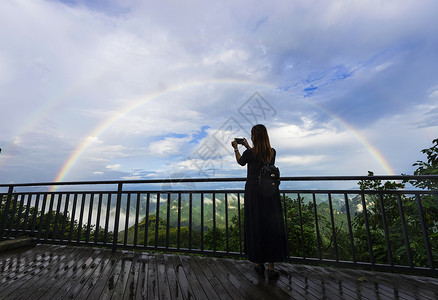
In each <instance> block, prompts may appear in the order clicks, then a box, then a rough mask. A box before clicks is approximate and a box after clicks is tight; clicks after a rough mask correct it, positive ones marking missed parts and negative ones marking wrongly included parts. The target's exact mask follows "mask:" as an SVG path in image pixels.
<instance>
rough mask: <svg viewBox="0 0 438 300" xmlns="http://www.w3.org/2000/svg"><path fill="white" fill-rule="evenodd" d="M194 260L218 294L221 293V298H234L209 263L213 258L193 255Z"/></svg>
mask: <svg viewBox="0 0 438 300" xmlns="http://www.w3.org/2000/svg"><path fill="white" fill-rule="evenodd" d="M192 260H193V261H194V263H196V264H197V265H198V266H199V268H200V270H201V271H202V272H203V274H204V276H205V278H206V279H207V280H208V282H210V283H211V285H212V287H213V289H214V290H215V292H216V294H217V295H219V297H220V299H232V297H231V296H230V294H229V293H228V291H227V289H226V288H225V287H224V286H223V285H222V283H221V281H220V280H219V279H218V278H217V276H216V274H214V273H213V272H212V271H211V270H210V268H209V267H208V265H209V264H210V263H209V262H210V261H211V259H208V258H207V259H206V258H205V257H193V258H192Z"/></svg>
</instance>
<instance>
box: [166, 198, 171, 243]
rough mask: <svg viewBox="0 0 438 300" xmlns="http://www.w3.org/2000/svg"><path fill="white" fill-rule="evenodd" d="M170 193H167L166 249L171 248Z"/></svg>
mask: <svg viewBox="0 0 438 300" xmlns="http://www.w3.org/2000/svg"><path fill="white" fill-rule="evenodd" d="M170 196H171V195H170V193H167V213H166V249H168V248H169V230H170V206H171V204H170Z"/></svg>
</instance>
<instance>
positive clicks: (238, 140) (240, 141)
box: [234, 138, 244, 145]
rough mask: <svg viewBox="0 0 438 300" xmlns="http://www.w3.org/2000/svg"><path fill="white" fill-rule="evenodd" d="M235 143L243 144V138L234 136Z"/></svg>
mask: <svg viewBox="0 0 438 300" xmlns="http://www.w3.org/2000/svg"><path fill="white" fill-rule="evenodd" d="M234 140H235V141H236V143H238V144H241V145H243V140H244V139H243V138H235V139H234Z"/></svg>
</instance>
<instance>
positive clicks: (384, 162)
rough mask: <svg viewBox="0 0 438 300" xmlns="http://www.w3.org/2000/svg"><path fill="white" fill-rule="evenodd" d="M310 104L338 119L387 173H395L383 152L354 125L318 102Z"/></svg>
mask: <svg viewBox="0 0 438 300" xmlns="http://www.w3.org/2000/svg"><path fill="white" fill-rule="evenodd" d="M309 104H311V105H312V106H314V107H316V108H317V109H319V110H321V111H323V112H324V113H326V114H327V115H329V116H330V117H331V118H333V119H335V120H337V121H338V122H339V123H341V124H342V126H344V127H345V128H347V129H348V131H350V132H351V133H352V134H353V136H354V137H355V138H356V140H358V141H359V142H360V143H361V144H362V145H364V146H365V149H366V150H367V151H368V153H370V154H371V156H372V157H373V158H374V159H375V160H376V161H377V162H378V163H379V164H380V165H381V166H382V168H383V169H384V170H385V172H386V174H385V175H395V172H394V170H393V169H392V167H391V165H390V164H389V163H388V161H387V160H386V158H385V157H384V156H383V154H382V153H380V151H379V150H378V149H377V148H376V147H374V146H373V145H372V144H371V143H370V142H368V140H367V139H366V138H365V137H364V136H363V135H362V134H361V133H360V132H359V131H358V130H357V129H355V128H354V127H353V126H351V125H350V124H348V123H347V122H346V121H344V120H343V119H342V118H340V117H339V116H337V115H336V114H334V113H332V112H330V111H329V110H327V109H326V108H324V107H323V106H321V105H319V104H316V103H309Z"/></svg>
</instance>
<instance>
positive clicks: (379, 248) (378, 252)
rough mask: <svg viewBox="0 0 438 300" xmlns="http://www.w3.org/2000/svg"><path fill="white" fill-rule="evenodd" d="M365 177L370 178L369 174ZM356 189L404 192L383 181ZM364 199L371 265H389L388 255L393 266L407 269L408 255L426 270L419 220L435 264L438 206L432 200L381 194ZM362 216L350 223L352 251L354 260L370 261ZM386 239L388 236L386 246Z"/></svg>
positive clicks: (398, 186)
mask: <svg viewBox="0 0 438 300" xmlns="http://www.w3.org/2000/svg"><path fill="white" fill-rule="evenodd" d="M369 175H371V176H372V175H373V174H372V172H370V174H369ZM359 186H360V188H361V189H362V190H372V191H389V190H397V189H402V188H404V184H403V183H397V182H390V181H387V182H385V183H383V184H382V182H381V181H380V180H363V181H360V182H359ZM365 199H366V201H365V203H366V213H367V217H368V228H369V234H370V240H371V244H372V252H373V256H374V262H376V263H389V262H390V261H389V255H392V259H393V263H394V264H399V265H409V256H408V254H409V253H410V254H411V257H412V261H413V264H414V265H415V266H421V267H428V260H427V254H426V253H427V252H426V249H425V245H424V240H423V232H422V230H421V221H420V217H423V218H424V220H425V222H426V231H427V233H428V235H429V240H430V244H431V248H432V252H433V253H435V257H434V260H435V261H438V255H437V249H438V239H437V236H436V224H437V223H438V203H437V201H436V198H435V197H433V196H430V195H422V196H421V197H420V198H419V199H417V198H416V197H407V196H406V195H400V196H398V195H396V194H390V193H384V194H380V195H379V194H367V195H366V196H365ZM417 200H418V201H417ZM418 203H421V207H422V210H423V215H421V214H420V212H419V209H418ZM382 205H383V209H382ZM400 208H402V209H403V214H402V215H401V214H400ZM364 212H365V210H364V211H362V212H361V213H358V214H357V215H356V216H355V218H354V220H353V222H352V225H353V227H354V237H355V246H356V247H355V250H356V256H357V258H358V260H360V261H370V257H371V255H370V253H369V249H368V241H367V238H368V236H367V233H366V222H365V216H364ZM402 217H403V218H404V220H405V228H406V234H407V237H408V240H407V241H406V239H405V236H404V234H403V230H404V228H403V220H402ZM384 224H386V226H384ZM385 228H386V232H385ZM434 228H435V229H434ZM386 235H387V236H388V240H389V244H388V243H387V242H386ZM406 245H408V246H406Z"/></svg>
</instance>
